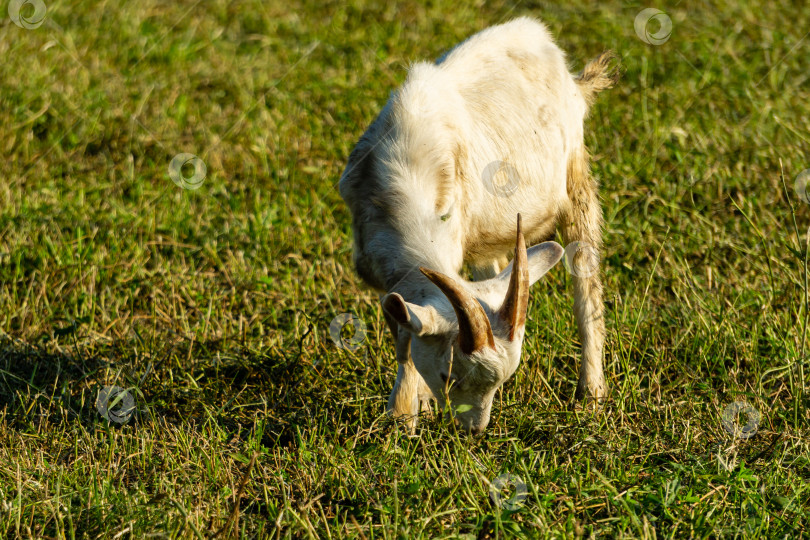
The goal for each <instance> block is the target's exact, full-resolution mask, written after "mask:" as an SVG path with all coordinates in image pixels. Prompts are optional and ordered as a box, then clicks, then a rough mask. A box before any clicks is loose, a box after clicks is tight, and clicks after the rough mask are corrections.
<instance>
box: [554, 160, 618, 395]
mask: <svg viewBox="0 0 810 540" xmlns="http://www.w3.org/2000/svg"><path fill="white" fill-rule="evenodd" d="M567 182H568V184H567V191H568V198H569V202H570V205H569V206H568V208H567V209H566V210H564V211H563V212H561V215H560V218H559V219H560V221H559V224H560V229H561V232H562V235H563V239H564V241H565V243H566V244H567V245H568V246H570V244H571V243H572V242H579V244H577V249H576V253H575V254H574V255H573V257H571V259H573V260H570V259H569V256H570V255H569V253H566V259H568V260H567V261H566V262H567V263H568V264H569V265H570V267H569V269H570V270H571V273H572V279H573V282H574V316H575V318H576V321H577V328H578V330H579V339H580V342H581V343H582V363H581V364H580V368H579V382H578V383H577V391H576V394H575V397H576V399H577V400H580V399H582V398H584V397H586V396H590V397H592V398H596V399H601V398H604V397H606V396H607V387H606V385H605V378H604V374H603V372H602V351H603V347H604V343H605V318H604V304H603V302H602V281H601V277H600V256H599V253H600V251H601V249H602V207H601V206H600V204H599V198H598V196H597V185H596V182H595V181H594V180H593V178H592V177H591V174H590V167H589V163H588V154H587V151H586V150H585V148H582V149H580V150H579V151H578V152H575V153H574V155H573V156H572V158H571V160H570V161H569V163H568V178H567ZM573 249H574V248H573V247H567V248H566V251H569V250H573Z"/></svg>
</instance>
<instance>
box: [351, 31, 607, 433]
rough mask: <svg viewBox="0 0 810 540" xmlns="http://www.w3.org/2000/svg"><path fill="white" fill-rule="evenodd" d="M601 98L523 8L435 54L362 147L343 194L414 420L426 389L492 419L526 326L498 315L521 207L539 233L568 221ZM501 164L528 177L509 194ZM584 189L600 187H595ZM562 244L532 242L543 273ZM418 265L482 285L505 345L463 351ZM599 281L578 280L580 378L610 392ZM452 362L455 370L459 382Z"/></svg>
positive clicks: (527, 227) (482, 422)
mask: <svg viewBox="0 0 810 540" xmlns="http://www.w3.org/2000/svg"><path fill="white" fill-rule="evenodd" d="M589 99H590V98H589V95H588V94H587V91H586V90H583V87H582V84H581V83H578V81H577V80H575V79H574V77H572V76H571V74H570V73H569V72H568V70H567V68H566V64H565V57H564V54H563V52H562V51H561V50H560V49H559V48H558V47H557V46H556V45H555V44H554V42H553V41H552V39H551V36H550V35H549V32H548V31H547V29H546V28H545V26H543V25H542V24H541V23H539V22H538V21H535V20H533V19H529V18H525V17H524V18H519V19H516V20H513V21H511V22H509V23H506V24H502V25H499V26H494V27H491V28H488V29H486V30H484V31H482V32H480V33H478V34H476V35H474V36H472V37H471V38H469V39H468V40H467V41H465V42H463V43H462V44H460V45H458V46H457V47H456V48H454V49H453V50H451V51H450V52H448V53H447V54H446V55H444V56H443V57H442V58H440V59H439V60H438V61H437V63H435V64H432V63H427V62H420V63H417V64H415V65H413V66H412V68H411V70H410V72H409V74H408V77H407V80H406V81H405V83H404V84H403V85H402V87H401V88H400V89H399V90H398V91H397V92H396V93H394V94H392V96H391V99H390V100H389V101H388V103H387V104H386V105H385V107H384V108H383V110H382V112H381V113H380V115H379V116H378V117H377V119H376V120H375V121H374V122H373V123H372V125H371V126H370V127H369V128H368V130H367V131H366V133H365V134H364V135H363V137H362V138H361V139H360V141H359V142H358V144H357V146H356V148H355V149H354V151H353V152H352V155H351V156H350V158H349V163H348V165H347V168H346V171H345V172H344V174H343V176H342V178H341V180H340V193H341V196H342V197H343V199H344V200H345V201H346V203H347V204H348V206H349V208H350V209H351V211H352V216H353V225H354V235H355V252H354V259H355V264H356V266H357V269H358V272H359V274H360V275H361V277H363V279H365V280H366V281H367V282H368V283H369V284H370V285H372V286H373V287H374V288H376V289H377V290H379V291H380V292H381V293H387V294H383V295H381V300H382V301H383V307H384V308H385V312H386V316H387V319H388V321H389V324H390V325H391V329H392V333H393V334H394V336H395V338H396V341H397V360H398V361H399V363H400V369H399V373H398V376H397V382H396V385H395V387H394V390H393V392H392V394H391V399H390V400H389V409H390V410H391V412H392V414H394V416H397V417H404V418H405V419H406V420H407V421H408V422H409V425H410V426H411V427H414V426H415V417H416V415H417V413H418V404H419V401H420V400H421V401H424V400H426V399H429V398H431V397H435V398H436V399H438V400H439V401H440V402H441V403H444V402H445V398H446V397H447V396H448V395H449V398H450V400H451V402H452V405H453V407H457V405H468V406H469V407H471V408H470V409H469V410H468V411H466V412H461V413H459V414H457V417H458V418H459V420H461V422H462V424H463V425H464V426H465V427H467V428H468V429H470V430H472V431H480V430H482V429H483V428H484V427H486V425H487V423H488V421H489V415H490V409H491V406H492V399H493V396H494V393H495V391H496V390H497V388H499V387H500V386H501V385H502V384H503V382H504V381H505V380H507V379H508V378H509V377H510V376H511V375H512V374H513V373H514V371H515V369H516V368H517V366H518V363H519V361H520V351H521V345H522V341H523V334H524V329H523V328H521V329H520V330H519V332H517V335H515V336H514V339H512V340H509V338H508V331H507V329H506V328H505V326H504V324H503V321H500V320H498V317H497V315H496V313H495V312H496V311H497V309H498V308H499V307H500V305H501V303H502V302H503V299H504V296H505V294H506V286H507V283H508V280H509V275H510V272H511V266H510V267H508V268H506V269H505V270H504V271H503V273H502V274H501V275H499V276H495V274H497V272H498V271H499V270H500V269H502V268H503V267H504V266H505V264H506V261H507V259H506V256H507V255H508V254H509V253H511V252H512V250H513V249H514V244H515V224H516V216H517V214H518V213H520V214H521V215H522V220H523V230H524V231H525V233H526V239H527V241H528V242H529V244H530V245H531V243H532V242H536V241H539V240H542V239H544V238H548V237H549V236H551V235H553V233H554V230H555V226H556V225H557V224H560V225H562V226H565V223H564V222H565V221H566V220H568V221H571V219H573V217H574V214H575V213H574V212H573V210H572V209H574V208H579V207H578V206H577V205H578V203H577V201H573V200H572V198H571V195H570V192H571V186H570V185H569V184H570V182H571V180H570V179H569V178H568V177H569V175H570V170H571V163H574V162H577V160H586V159H587V158H586V156H587V153H586V152H585V149H584V144H583V119H584V117H585V115H586V113H587V110H588V100H589ZM494 162H502V163H504V164H506V170H508V171H510V173H511V174H512V179H513V180H515V179H516V180H517V181H516V185H513V186H512V187H513V189H512V190H511V191H510V192H509V193H503V192H499V191H498V189H497V188H493V187H492V186H490V185H488V184H487V182H486V180H487V175H486V174H485V172H486V171H492V170H493V168H497V164H496V165H492V164H493V163H494ZM585 163H586V166H585V169H587V161H585ZM515 173H516V174H515ZM496 178H497V177H496ZM585 183H586V184H587V183H588V182H587V181H586V182H585ZM583 189H585V191H586V193H590V192H591V191H592V192H593V193H595V186H594V187H593V189H592V190H591V191H588V189H590V188H587V187H586V188H583ZM594 200H595V195H594ZM588 204H589V206H587V208H585V209H586V210H587V211H588V212H590V214H592V215H590V214H589V215H588V217H587V219H586V220H585V221H588V222H589V223H587V224H586V225H587V227H585V229H586V232H587V233H588V234H586V235H585V236H586V238H585V240H587V241H588V242H590V243H592V244H593V243H595V244H596V246H595V247H596V248H597V249H598V248H599V245H598V244H599V236H598V235H599V225H600V224H601V211H600V210H599V209H598V208H597V209H596V210H594V209H593V208H592V206H593V204H592V203H588ZM580 206H582V205H580ZM594 212H595V213H594ZM569 218H571V219H569ZM591 221H592V222H593V223H590V222H591ZM578 227H579V228H578ZM578 227H571V232H572V233H573V234H574V236H582V231H581V230H580V228H581V226H578ZM564 236H565V229H564ZM568 236H571V235H568ZM573 239H578V238H569V239H567V240H573ZM579 239H581V238H579ZM561 255H562V248H560V246H559V245H557V244H555V243H553V242H547V243H545V244H541V245H539V246H535V247H534V248H532V249H530V250H529V264H530V267H531V282H532V283H534V282H535V281H536V280H537V279H539V278H540V277H541V276H542V275H543V274H544V273H545V272H546V271H547V270H548V269H549V268H551V267H552V266H553V265H554V264H556V262H557V261H558V260H559V258H560V257H561ZM464 263H467V264H469V265H470V266H471V267H472V269H473V272H474V275H475V276H476V278H491V279H486V280H484V281H477V282H468V281H466V280H464V279H463V278H462V277H461V276H460V275H459V272H460V271H461V269H462V266H463V265H464ZM419 266H424V267H427V268H430V269H432V270H435V271H439V272H442V273H444V274H446V275H448V276H450V277H452V278H453V279H455V280H456V281H457V282H458V283H460V284H462V285H463V286H464V287H465V288H466V289H467V290H468V291H470V292H472V293H473V295H474V296H475V297H476V298H477V299H478V300H479V302H480V303H481V304H482V306H483V307H484V309H485V311H486V313H487V315H488V317H489V319H490V322H491V326H492V331H493V334H494V336H495V341H496V347H495V349H489V348H485V349H484V350H482V351H476V352H474V353H473V354H470V355H465V354H463V353H462V352H461V351H460V349H459V347H458V344H457V342H456V337H457V334H458V322H457V320H456V316H455V313H454V311H453V308H452V306H451V304H450V303H449V301H448V300H447V298H446V297H445V296H444V295H443V294H442V293H441V291H440V290H439V289H438V288H437V287H435V286H434V285H433V284H432V283H431V282H430V281H428V280H427V279H426V278H425V277H424V276H423V275H422V273H421V272H420V271H419V270H418V267H419ZM590 279H593V278H590ZM596 280H597V281H596V284H595V285H594V283H593V282H592V281H590V280H589V281H588V282H587V283H586V282H585V281H583V282H582V283H579V284H578V287H579V288H577V289H576V291H580V293H581V294H580V295H579V297H578V298H577V302H579V303H578V304H577V308H578V309H577V311H576V313H577V316H578V323H579V324H580V335H581V337H582V336H583V327H584V332H585V334H584V335H585V337H586V338H588V339H589V340H590V341H589V343H590V344H591V345H589V347H590V348H589V349H588V353H587V355H586V356H587V357H586V359H585V361H584V363H583V366H584V367H583V370H582V371H581V373H580V384H581V385H582V384H584V385H585V386H586V387H588V388H589V389H590V390H591V393H592V394H594V395H597V396H599V394H603V393H604V382H603V380H602V372H601V348H602V345H601V344H602V341H603V334H604V330H603V323H602V322H601V285H600V284H599V283H598V273H597V277H596ZM589 287H590V288H589ZM594 287H596V288H595V289H594ZM576 291H575V292H576ZM582 291H585V292H582ZM588 291H591V292H588ZM593 291H596V292H597V293H598V294H597V293H594V292H593ZM584 296H587V298H585V297H584ZM400 302H401V303H404V304H405V306H407V313H408V315H409V317H407V318H405V319H403V318H402V317H399V318H397V317H394V316H392V315H391V313H392V312H393V313H397V310H395V309H392V306H394V305H396V304H398V303H400ZM600 325H602V326H600ZM600 328H601V333H600ZM584 342H585V339H583V343H584ZM595 356H598V365H596V364H597V362H596V360H597V359H595ZM451 362H452V365H451ZM414 368H415V369H414ZM451 370H452V374H450V373H449V372H450V371H451ZM586 371H587V373H586ZM597 371H598V373H597ZM441 374H444V375H448V374H449V375H450V380H449V382H448V383H445V382H443V381H442V378H441ZM453 378H455V379H456V382H455V383H453V381H452V379H453ZM583 381H585V382H583ZM599 397H601V396H599ZM466 408H467V407H462V409H466Z"/></svg>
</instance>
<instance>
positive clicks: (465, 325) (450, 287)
mask: <svg viewBox="0 0 810 540" xmlns="http://www.w3.org/2000/svg"><path fill="white" fill-rule="evenodd" d="M419 270H421V271H422V273H423V274H425V276H426V277H427V278H428V279H429V280H430V281H432V282H433V284H434V285H436V286H437V287H438V288H439V289H441V291H442V292H443V293H444V295H445V296H446V297H447V299H448V300H450V303H451V304H452V305H453V309H454V310H455V312H456V317H457V318H458V344H459V346H460V347H461V350H462V351H463V352H464V354H472V353H473V352H475V351H478V350H480V349H483V348H484V347H485V346H489V347H490V348H493V349H494V348H495V338H494V337H493V336H492V327H491V326H490V325H489V319H488V318H487V314H486V313H485V312H484V308H482V307H481V304H479V303H478V300H476V299H475V298H473V296H472V295H471V294H470V293H469V292H467V291H466V290H465V289H463V288H462V287H461V286H460V285H459V284H458V283H456V281H455V280H453V279H452V278H450V277H448V276H445V275H444V274H442V273H439V272H435V271H433V270H430V269H428V268H424V267H421V268H419Z"/></svg>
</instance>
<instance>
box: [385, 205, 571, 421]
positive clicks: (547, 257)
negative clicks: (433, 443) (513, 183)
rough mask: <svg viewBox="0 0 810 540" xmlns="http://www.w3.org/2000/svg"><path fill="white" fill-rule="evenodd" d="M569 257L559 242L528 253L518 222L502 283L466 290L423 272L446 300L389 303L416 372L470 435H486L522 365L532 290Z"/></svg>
mask: <svg viewBox="0 0 810 540" xmlns="http://www.w3.org/2000/svg"><path fill="white" fill-rule="evenodd" d="M562 255H563V248H562V247H561V246H560V245H559V244H557V243H556V242H545V243H542V244H539V245H537V246H534V247H532V248H531V249H529V250H528V251H527V250H526V243H525V240H524V238H523V234H522V232H521V230H520V216H518V232H517V245H516V247H515V258H514V260H513V262H512V263H511V264H510V265H509V266H508V267H507V268H506V269H504V270H503V272H501V273H500V274H499V275H498V276H496V277H494V278H492V279H488V280H486V281H480V282H467V281H464V280H457V279H453V278H451V277H449V276H446V275H444V274H441V273H439V272H436V271H433V270H430V269H427V268H421V269H420V270H421V271H422V273H423V274H424V275H425V276H427V278H428V279H429V280H430V281H431V282H433V284H435V285H436V287H438V289H439V291H441V293H439V292H438V291H437V292H436V296H434V297H432V298H430V299H428V300H427V301H425V302H424V305H418V304H413V303H409V302H406V301H405V300H404V299H403V298H402V296H400V295H399V294H397V293H392V294H388V295H386V296H385V297H384V298H383V308H384V309H385V311H386V312H387V313H388V315H390V316H391V317H392V318H393V319H394V320H396V322H397V323H398V324H399V326H400V328H401V329H404V330H406V331H407V332H408V333H409V334H410V336H411V357H412V358H413V363H414V365H415V367H416V369H417V371H418V372H419V374H420V375H421V376H422V378H423V379H424V381H425V383H426V384H427V385H428V386H429V387H430V390H431V391H432V392H433V395H434V396H435V397H436V399H437V400H438V401H439V404H440V405H441V406H442V407H444V405H445V404H446V403H447V399H449V400H450V405H451V409H452V410H454V411H455V416H456V418H457V419H458V420H459V421H460V422H461V424H462V425H463V426H464V427H465V428H466V429H467V430H468V431H470V432H471V433H473V434H477V433H480V432H481V431H483V430H484V428H486V426H487V424H488V423H489V416H490V411H491V409H492V400H493V397H494V396H495V391H496V390H497V389H498V388H500V386H501V385H502V384H503V383H504V382H505V381H506V380H507V379H508V378H509V377H511V376H512V374H513V373H514V372H515V370H516V369H517V367H518V364H519V363H520V353H521V348H522V344H523V336H524V334H525V326H526V310H527V309H528V302H529V287H530V286H531V285H532V284H533V283H534V282H536V281H537V280H539V279H540V278H541V277H542V276H543V275H544V274H545V273H546V272H547V271H548V270H549V269H550V268H551V267H553V266H554V265H555V264H557V262H558V261H559V260H560V258H561V257H562Z"/></svg>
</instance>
